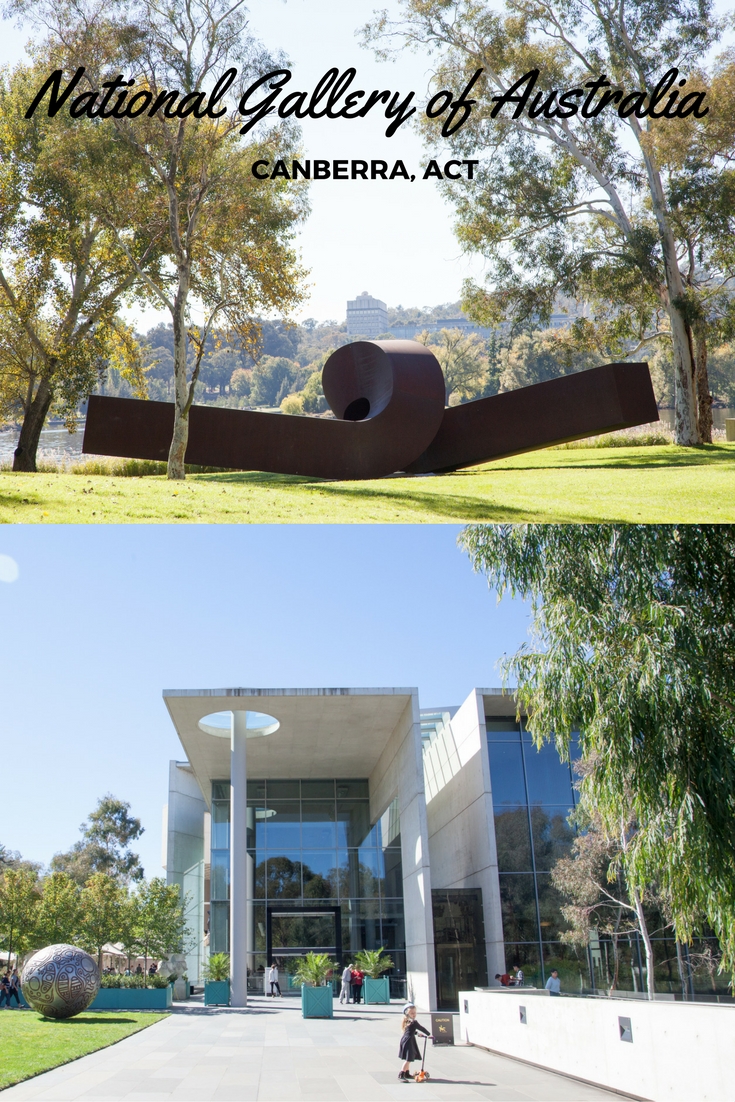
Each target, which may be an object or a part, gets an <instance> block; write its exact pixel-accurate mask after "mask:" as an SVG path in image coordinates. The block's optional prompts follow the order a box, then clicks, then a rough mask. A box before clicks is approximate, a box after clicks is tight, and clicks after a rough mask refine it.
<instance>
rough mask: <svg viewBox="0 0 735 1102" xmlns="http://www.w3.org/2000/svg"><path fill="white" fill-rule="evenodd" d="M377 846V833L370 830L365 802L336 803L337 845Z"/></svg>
mask: <svg viewBox="0 0 735 1102" xmlns="http://www.w3.org/2000/svg"><path fill="white" fill-rule="evenodd" d="M368 838H370V842H369V843H368V844H369V845H376V844H377V831H376V830H373V831H372V832H371V830H370V805H369V803H367V802H366V801H365V800H338V801H337V845H338V846H361V845H363V844H364V843H365V842H366V841H367V839H368Z"/></svg>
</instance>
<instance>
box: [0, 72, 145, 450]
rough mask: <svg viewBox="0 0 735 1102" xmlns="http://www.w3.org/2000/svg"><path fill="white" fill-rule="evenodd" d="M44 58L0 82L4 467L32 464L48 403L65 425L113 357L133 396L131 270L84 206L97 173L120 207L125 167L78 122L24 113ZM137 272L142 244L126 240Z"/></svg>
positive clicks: (131, 183) (136, 372) (130, 188)
mask: <svg viewBox="0 0 735 1102" xmlns="http://www.w3.org/2000/svg"><path fill="white" fill-rule="evenodd" d="M46 73H47V68H46V65H45V64H41V63H40V62H39V63H38V64H36V65H31V66H26V65H21V66H18V67H17V68H16V69H15V70H14V71H13V72H12V73H9V74H8V73H6V74H3V76H2V79H0V193H1V194H2V198H3V202H2V205H1V206H0V409H1V410H2V414H3V415H4V417H5V418H12V419H14V420H15V419H18V420H20V421H21V431H20V439H19V441H18V445H17V448H16V451H15V457H14V461H13V469H14V470H16V471H35V469H36V453H37V449H38V442H39V437H40V434H41V430H42V428H43V426H44V423H45V421H46V417H47V416H48V413H49V410H50V409H51V408H52V405H54V406H55V408H57V409H58V410H59V412H60V413H62V414H63V415H64V416H65V418H66V420H67V422H68V424H69V426H70V427H73V423H74V420H75V418H76V412H77V407H78V403H79V401H80V400H81V399H83V398H84V397H86V396H87V394H89V392H90V391H91V390H92V389H93V388H94V387H95V385H96V383H97V381H98V378H99V374H100V372H101V370H102V369H103V368H104V367H105V366H106V365H107V364H108V363H109V362H110V361H111V360H115V361H116V363H117V365H118V366H119V367H120V368H121V369H122V371H123V372H124V373H125V375H126V376H127V377H128V378H129V379H130V380H131V382H132V383H133V385H134V386H135V387H136V388H137V389H138V390H139V391H140V392H142V391H143V389H144V382H143V377H142V372H141V369H140V364H139V362H138V359H137V354H136V345H135V342H134V341H132V338H131V333H130V330H129V328H128V327H127V326H126V325H125V323H124V322H123V320H122V319H121V318H120V316H119V314H118V310H119V307H120V305H121V303H122V301H123V300H124V299H125V298H126V296H129V294H130V292H131V291H132V289H133V287H134V285H135V283H136V281H137V279H138V275H137V273H136V272H135V271H133V270H132V269H130V268H129V267H128V266H125V267H122V266H121V264H120V258H119V254H118V250H117V246H116V242H115V238H114V235H113V233H112V232H111V230H110V228H109V227H108V226H107V225H106V223H105V221H104V219H103V218H102V217H101V214H100V212H99V210H98V209H95V208H96V202H95V191H96V188H97V185H98V184H99V181H100V174H103V175H104V176H106V177H108V178H109V177H115V180H116V184H115V186H116V187H117V189H118V192H119V197H120V201H121V202H122V203H123V204H124V199H125V195H126V193H127V195H128V197H129V196H130V194H131V193H133V192H134V191H135V190H136V179H135V172H134V169H135V165H134V164H131V163H130V160H129V158H128V160H127V162H126V163H125V164H123V163H122V161H123V159H124V152H125V151H124V150H123V149H122V148H121V147H120V143H117V145H115V144H114V143H112V142H111V141H110V140H109V139H110V135H106V134H105V133H104V132H103V131H101V130H100V129H99V128H96V127H95V126H94V125H93V123H92V122H91V121H89V120H86V121H85V120H71V119H69V118H66V119H64V118H63V117H62V116H57V117H56V118H54V119H51V118H48V117H47V116H43V115H41V114H40V113H36V114H35V115H34V116H33V117H32V118H31V119H26V118H25V117H24V116H25V111H26V108H27V105H28V103H29V101H30V99H31V97H32V94H33V89H34V88H35V87H36V86H37V84H38V82H39V81H40V80H41V79H42V77H43V76H45V75H46ZM130 249H131V250H132V251H133V252H134V253H135V255H136V257H137V262H138V265H139V267H144V266H145V265H146V264H147V262H148V260H149V259H150V257H151V254H152V247H151V243H150V242H148V243H145V244H142V243H141V241H140V238H139V237H138V238H136V236H135V234H132V235H131V239H130Z"/></svg>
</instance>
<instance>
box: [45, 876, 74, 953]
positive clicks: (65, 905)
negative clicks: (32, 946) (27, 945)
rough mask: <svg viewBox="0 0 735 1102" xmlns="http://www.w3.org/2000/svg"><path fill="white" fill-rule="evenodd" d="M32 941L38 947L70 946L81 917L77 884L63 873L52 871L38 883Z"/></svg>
mask: <svg viewBox="0 0 735 1102" xmlns="http://www.w3.org/2000/svg"><path fill="white" fill-rule="evenodd" d="M41 889H42V890H41V901H40V903H39V904H38V909H37V912H36V931H35V941H36V944H37V945H39V946H44V945H55V944H57V943H58V942H63V941H66V942H71V943H73V942H74V941H75V940H76V938H77V936H78V934H79V926H80V918H81V901H80V890H79V885H78V884H77V883H76V881H75V880H73V879H72V878H71V877H70V876H69V875H67V873H65V872H52V873H51V875H50V876H47V877H45V878H44V880H43V881H42V883H41Z"/></svg>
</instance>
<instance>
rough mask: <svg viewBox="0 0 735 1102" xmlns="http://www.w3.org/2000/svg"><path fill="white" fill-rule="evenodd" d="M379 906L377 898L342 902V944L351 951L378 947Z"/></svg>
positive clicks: (379, 930) (379, 932)
mask: <svg viewBox="0 0 735 1102" xmlns="http://www.w3.org/2000/svg"><path fill="white" fill-rule="evenodd" d="M380 927H381V920H380V906H379V904H378V901H377V900H372V899H360V900H348V901H346V903H343V904H342V944H343V946H344V948H345V949H346V950H348V951H351V952H353V953H354V952H356V951H357V950H358V949H379V948H380V946H381V945H382V944H384V942H382V941H381V929H380Z"/></svg>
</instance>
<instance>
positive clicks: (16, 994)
mask: <svg viewBox="0 0 735 1102" xmlns="http://www.w3.org/2000/svg"><path fill="white" fill-rule="evenodd" d="M9 983H10V991H9V992H8V1006H10V1000H11V999H15V1002H16V1005H17V1006H20V976H19V975H18V969H17V968H14V969H13V971H12V972H11V973H10V980H9Z"/></svg>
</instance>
